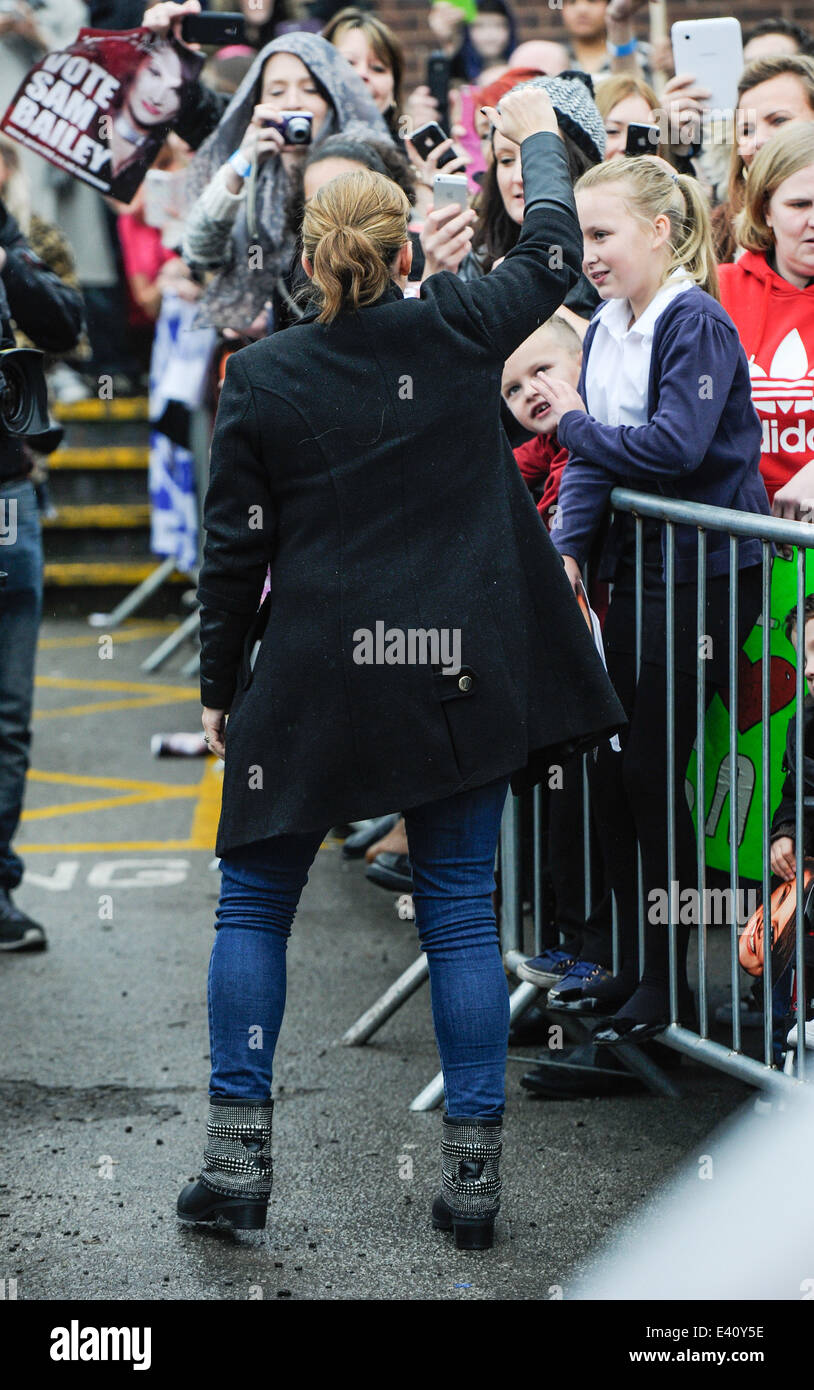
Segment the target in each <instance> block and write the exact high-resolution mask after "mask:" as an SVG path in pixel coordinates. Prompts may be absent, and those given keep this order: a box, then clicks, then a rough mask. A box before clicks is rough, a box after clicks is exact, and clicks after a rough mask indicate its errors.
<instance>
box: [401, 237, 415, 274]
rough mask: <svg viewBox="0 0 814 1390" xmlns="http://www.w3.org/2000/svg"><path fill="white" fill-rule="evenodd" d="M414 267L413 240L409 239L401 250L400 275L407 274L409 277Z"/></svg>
mask: <svg viewBox="0 0 814 1390" xmlns="http://www.w3.org/2000/svg"><path fill="white" fill-rule="evenodd" d="M412 268H413V243H412V242H411V241H409V240H408V241H405V243H404V245H403V246H402V248H401V250H400V251H399V275H406V276H408V277H409V275H410V271H411V270H412Z"/></svg>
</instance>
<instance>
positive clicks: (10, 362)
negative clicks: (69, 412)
mask: <svg viewBox="0 0 814 1390" xmlns="http://www.w3.org/2000/svg"><path fill="white" fill-rule="evenodd" d="M43 356H44V354H43V353H41V352H38V351H37V349H36V348H18V347H15V346H14V340H13V338H9V337H7V336H6V337H3V338H2V339H0V437H2V435H4V434H5V435H12V436H13V437H15V438H19V437H21V436H24V437H25V440H26V442H27V443H28V444H30V446H31V448H32V449H34V450H35V451H36V452H37V453H40V454H50V453H53V451H54V449H56V447H57V445H58V444H59V442H60V440H61V439H62V435H63V433H64V431H63V429H62V426H61V425H56V424H54V423H53V422H52V420H51V418H50V416H49V414H48V388H47V386H46V383H45V371H44V368H43Z"/></svg>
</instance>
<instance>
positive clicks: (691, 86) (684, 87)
mask: <svg viewBox="0 0 814 1390" xmlns="http://www.w3.org/2000/svg"><path fill="white" fill-rule="evenodd" d="M711 96H712V93H711V92H710V91H709V90H708V89H707V88H706V87H696V86H695V78H694V77H693V75H692V73H691V72H680V73H678V74H677V75H676V76H675V77H671V78H670V81H669V82H666V83H665V85H664V91H663V92H662V94H661V104H662V108H663V110H664V113H665V115H666V117H667V141H666V143H667V144H668V145H669V146H670V147H671V148H672V149H676V150H678V151H681V150H682V148H683V149H686V147H687V146H688V145H697V144H698V143H699V141H700V139H701V121H702V116H703V112H704V109H705V107H706V104H707V102H708V101H709V99H710V97H711Z"/></svg>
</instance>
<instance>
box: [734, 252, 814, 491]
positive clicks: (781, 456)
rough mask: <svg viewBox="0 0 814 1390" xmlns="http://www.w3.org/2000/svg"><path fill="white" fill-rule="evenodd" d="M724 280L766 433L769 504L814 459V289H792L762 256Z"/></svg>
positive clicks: (750, 255) (745, 259)
mask: <svg viewBox="0 0 814 1390" xmlns="http://www.w3.org/2000/svg"><path fill="white" fill-rule="evenodd" d="M718 277H719V281H720V286H721V302H722V303H723V306H724V308H725V309H726V312H727V313H728V314H729V316H730V318H731V319H732V320H733V322H734V324H735V326H736V328H737V330H738V333H739V334H740V340H741V342H742V343H743V347H744V351H745V353H746V356H747V358H748V359H749V373H750V375H751V378H752V400H753V401H754V404H755V409H756V411H757V413H758V416H759V418H760V423H761V425H762V426H763V446H762V455H761V461H760V471H761V473H762V474H763V481H764V482H765V484H766V491H767V492H768V494H769V501H770V502H771V500H772V499H773V497H774V494H775V493H776V492H777V489H778V488H780V487H782V486H783V484H784V483H787V482H788V481H789V479H790V478H791V477H792V476H793V475H794V474H795V473H797V472H798V470H799V469H800V468H802V466H803V464H804V463H809V462H810V460H811V459H813V458H814V285H808V286H807V287H806V288H805V289H798V288H797V286H796V285H791V284H789V281H788V280H784V279H783V277H782V275H778V274H777V271H775V270H772V268H771V266H770V265H769V263H768V262H767V260H766V257H765V255H763V254H762V253H760V252H756V251H745V252H744V253H743V255H742V256H741V257H740V259H739V260H737V261H735V263H734V264H733V265H722V266H719V267H718Z"/></svg>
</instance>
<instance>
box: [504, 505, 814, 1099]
mask: <svg viewBox="0 0 814 1390" xmlns="http://www.w3.org/2000/svg"><path fill="white" fill-rule="evenodd" d="M611 505H612V507H613V509H614V510H615V511H617V512H627V513H629V514H630V515H631V516H632V517H633V519H634V525H635V534H636V605H635V615H636V616H635V623H636V670H637V672H638V671H639V669H640V664H641V659H642V623H643V578H644V559H643V557H644V545H643V526H644V521H645V519H647V518H652V519H654V520H657V521H659V522H662V523H663V524H664V533H665V536H664V554H665V580H666V652H665V657H666V694H667V708H666V711H665V714H666V731H667V769H668V775H667V786H666V798H667V877H668V884H669V885H670V886H671V885H673V884H674V883H675V882H676V775H675V774H676V766H675V756H676V754H675V713H676V706H675V697H676V679H675V677H676V611H675V573H676V569H675V559H676V526H683V527H692V528H693V529H694V530H696V532H697V536H698V550H697V581H696V582H697V605H696V639H697V657H696V680H697V693H696V758H697V761H696V807H697V824H698V833H697V836H696V841H697V879H696V884H695V888H696V890H697V895H698V896H697V903H698V906H699V908H700V912H699V915H698V927H697V934H698V935H697V957H698V961H697V993H698V1032H697V1033H696V1032H693V1031H692V1030H691V1029H689V1028H687V1027H685V1026H682V1025H680V1024H679V1023H678V1015H679V1005H678V994H679V973H678V961H677V949H676V928H677V925H678V922H677V915H678V894H674V893H673V892H672V891H670V890H668V893H667V902H666V907H667V913H668V922H667V930H668V933H669V971H670V1019H671V1022H670V1025H669V1027H668V1028H667V1029H666V1031H665V1032H664V1033H662V1034H660V1035H659V1041H660V1042H663V1043H665V1044H666V1045H667V1046H668V1047H671V1048H674V1049H675V1050H677V1051H679V1052H683V1053H686V1054H687V1055H688V1056H690V1057H692V1058H693V1059H694V1060H695V1061H697V1062H703V1063H705V1064H707V1065H709V1066H713V1067H716V1068H718V1069H720V1070H722V1071H725V1072H728V1073H729V1074H730V1075H733V1076H736V1077H739V1078H740V1079H741V1080H743V1081H746V1082H749V1083H750V1084H752V1085H756V1086H759V1087H761V1088H763V1089H765V1090H783V1091H785V1090H786V1089H787V1088H788V1086H789V1085H796V1084H798V1083H799V1082H800V1081H803V1080H805V1079H806V1074H807V1073H806V1055H805V1029H804V1014H805V1002H806V996H805V991H804V989H803V981H804V979H805V961H804V936H805V926H804V916H803V902H804V892H803V872H804V869H803V859H804V856H803V853H802V852H799V851H800V849H801V847H802V846H803V845H804V843H805V837H804V812H805V810H806V809H807V808H806V806H805V795H804V792H805V788H804V780H803V769H804V723H803V716H804V710H803V706H804V694H805V684H804V668H805V642H804V638H803V636H802V634H803V633H804V631H805V615H804V602H805V578H806V552H807V550H808V549H809V548H812V547H814V527H812V526H811V525H809V524H808V523H803V522H791V521H784V520H781V519H779V518H775V517H765V516H759V515H754V514H751V513H744V512H737V511H732V510H729V509H727V508H721V507H711V506H703V505H697V504H694V503H687V502H680V501H675V500H672V499H668V498H663V497H657V496H653V495H652V494H649V493H639V492H633V491H629V490H628V489H625V488H616V489H614V491H613V493H612V494H611ZM711 531H714V532H717V533H719V534H721V533H724V534H726V535H727V536H728V537H729V652H730V667H729V690H728V694H729V720H728V723H729V755H728V756H729V788H728V794H729V875H728V877H729V893H730V900H729V909H730V910H729V914H728V915H729V981H730V986H731V992H732V1007H731V1045H729V1046H727V1045H725V1044H723V1043H720V1042H717V1041H715V1040H714V1039H713V1038H711V1037H710V1036H709V1034H710V1017H709V987H710V972H709V944H710V939H709V928H710V923H709V922H708V921H707V920H706V911H705V908H706V905H707V903H708V901H709V899H708V894H707V864H706V846H705V835H706V762H705V743H706V720H707V712H708V711H707V686H706V668H705V660H706V655H705V647H704V642H703V639H704V637H705V612H706V592H707V537H708V534H709V532H711ZM746 538H752V539H757V540H759V541H760V543H761V565H762V593H761V614H760V619H759V622H760V624H761V634H762V650H761V657H760V662H761V692H760V710H761V725H762V730H763V734H762V749H761V754H762V758H761V761H762V767H761V772H762V802H761V845H762V855H761V859H762V879H761V889H762V901H763V902H764V903H765V904H768V903H769V899H770V827H771V811H772V808H771V804H770V803H771V768H772V754H773V750H772V747H771V742H770V718H771V689H770V679H771V664H770V663H771V657H770V638H771V622H772V618H771V566H772V558H773V553H774V550H773V547H774V546H778V547H796V557H795V563H796V611H797V624H796V625H797V635H798V641H797V660H796V663H795V670H796V683H795V698H796V707H795V713H794V719H795V720H796V730H795V735H796V736H795V745H796V768H795V774H796V778H795V780H796V792H797V795H796V804H795V837H794V838H795V853H796V867H797V883H796V888H797V907H796V920H795V933H796V941H795V952H794V970H795V977H796V981H797V1002H798V1025H799V1026H798V1028H797V1048H796V1075H794V1076H792V1075H789V1074H788V1073H787V1072H784V1071H780V1070H778V1068H777V1066H776V1064H775V1061H774V1050H773V1027H774V1018H773V1007H772V1004H773V1001H772V990H773V985H774V981H773V979H772V963H773V962H772V953H771V951H770V950H769V949H768V942H769V940H770V934H769V933H768V932H767V937H766V940H767V949H766V950H765V952H764V956H765V964H764V972H763V977H762V979H763V991H762V993H763V1029H762V1031H763V1058H762V1060H757V1059H755V1058H753V1057H750V1056H748V1055H746V1054H745V1053H744V1051H743V1047H742V1039H741V1018H740V1007H741V983H742V980H744V979H745V978H746V976H745V975H744V974H743V972H742V970H741V966H740V964H739V959H738V942H739V930H738V928H739V925H740V926H741V927H742V926H743V923H742V922H741V923H739V921H738V915H737V912H736V910H735V905H736V904H737V903H738V902H739V901H740V897H739V882H740V879H741V873H740V869H739V862H738V858H739V855H738V850H739V834H738V831H739V825H738V808H739V799H738V778H739V771H740V770H739V761H738V734H739V727H738V679H739V677H738V652H739V650H740V647H741V643H740V642H739V641H738V547H739V542H740V541H741V540H742V539H746ZM583 785H584V789H585V846H584V849H585V882H586V916H587V911H588V908H589V906H590V900H591V880H590V872H591V870H590V826H589V817H590V810H589V794H588V779H587V775H585V771H584V772H583ZM540 799H541V793H540V788H539V787H537V788H535V792H534V845H535V862H534V871H533V883H534V888H533V895H532V896H533V903H532V909H533V911H532V917H533V937H534V945H533V954H535V955H536V954H538V953H539V951H540V950H541V949H542V945H541V942H542V923H541V918H540V905H541V890H540V871H541V855H540V850H539V844H540V839H541V834H542V830H541V805H540ZM812 806H814V802H812ZM500 852H501V864H502V881H503V904H502V912H501V921H500V935H501V947H502V951H503V957H504V961H505V963H506V965H507V967H508V968H509V969H510V970H516V969H517V965H518V964H519V963H520V961H522V960H524V959H527V958H528V953H526V952H524V950H523V937H524V930H523V928H524V923H523V904H522V890H521V886H520V879H521V875H520V852H521V844H520V831H519V816H518V807H517V804H516V799H514V804H512V803H511V801H510V803H509V804H508V805H507V808H506V813H505V815H504V820H503V825H502V828H501V851H500ZM638 901H639V922H638V930H639V943H640V954H639V959H640V960H641V959H642V955H643V953H642V951H641V946H642V944H643V943H644V939H645V930H646V928H645V912H644V894H643V888H642V878H641V857H640V858H639V894H638ZM767 917H768V914H767ZM649 929H650V930H651V931H652V930H653V928H652V926H651V927H650V928H649ZM613 939H614V968H616V964H617V962H618V945H617V932H616V920H615V916H614V931H613ZM531 988H532V990H533V995H532V996H531V997H534V996H536V995H537V991H535V990H534V989H533V986H532V987H531ZM528 989H529V986H528V985H521V986H520V987H519V989H518V990H516V991H514V993H513V995H512V999H513V1002H514V1001H515V998H516V996H518V995H519V994H520V990H522V991H523V995H522V1001H521V1000H518V1001H517V1002H518V1004H519V1009H518V1011H522V1008H524V1007H526V1004H527V1003H528V1002H531V997H530V996H529V994H528V992H527V991H528ZM557 1017H562V1015H557ZM618 1050H619V1053H620V1055H623V1057H624V1060H625V1061H626V1062H627V1063H628V1064H629V1063H630V1062H631V1061H632V1062H634V1063H635V1065H634V1067H633V1069H634V1070H636V1071H638V1072H640V1073H641V1074H644V1073H643V1071H642V1062H643V1060H644V1058H643V1054H642V1052H641V1049H637V1048H635V1047H634V1045H632V1044H627V1045H625V1046H624V1047H623V1048H619V1049H618ZM647 1070H650V1076H649V1080H650V1082H651V1084H653V1085H655V1086H656V1088H657V1089H662V1090H664V1089H665V1087H664V1086H663V1085H659V1079H658V1077H657V1075H656V1074H655V1072H653V1071H652V1070H651V1069H649V1068H647ZM811 1070H814V1068H811V1067H810V1068H809V1071H811ZM646 1079H648V1078H646Z"/></svg>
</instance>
